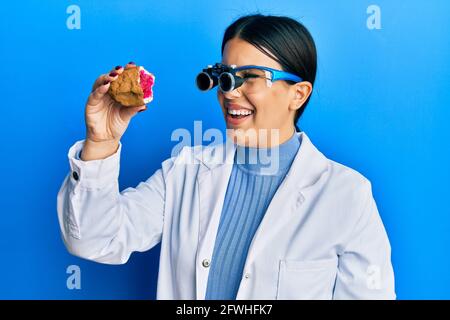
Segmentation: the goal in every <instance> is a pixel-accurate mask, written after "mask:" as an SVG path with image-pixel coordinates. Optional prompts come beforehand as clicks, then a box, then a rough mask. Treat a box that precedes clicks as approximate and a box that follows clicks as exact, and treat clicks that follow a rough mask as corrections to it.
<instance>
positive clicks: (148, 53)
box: [0, 0, 450, 299]
mask: <svg viewBox="0 0 450 320" xmlns="http://www.w3.org/2000/svg"><path fill="white" fill-rule="evenodd" d="M72 4H76V5H78V6H79V7H80V9H81V29H80V30H69V29H68V28H67V27H66V20H67V18H68V17H69V14H67V13H66V9H67V7H68V6H69V5H72ZM371 4H376V5H378V6H379V7H380V8H381V26H382V28H381V29H380V30H369V29H368V28H367V26H366V20H367V18H368V16H369V15H368V14H367V13H366V9H367V7H368V6H369V5H371ZM256 11H259V12H261V13H266V14H269V13H270V14H279V15H289V16H291V17H293V18H296V19H299V20H300V21H301V22H302V23H304V24H305V26H306V27H307V28H308V29H309V30H310V32H311V33H312V35H313V37H314V39H315V41H316V45H317V50H318V74H317V82H316V84H315V87H314V92H313V95H312V98H311V101H310V105H309V106H308V108H307V110H306V111H305V114H304V116H303V118H302V119H301V120H300V123H299V124H300V127H301V128H302V129H303V130H304V131H305V132H307V133H308V135H309V136H310V137H311V139H312V141H313V142H314V143H315V144H316V146H317V147H318V148H319V149H320V150H321V151H322V152H323V153H324V154H326V155H327V156H328V157H329V158H331V159H333V160H336V161H338V162H340V163H343V164H345V165H347V166H350V167H352V168H354V169H356V170H358V171H359V172H361V173H362V174H364V175H365V176H366V177H368V178H369V179H370V180H371V181H372V184H373V192H374V196H375V199H376V200H377V204H378V208H379V211H380V214H381V216H382V218H383V221H384V223H385V226H386V229H387V231H388V234H389V237H390V240H391V245H392V253H393V256H392V258H393V264H394V268H395V276H396V290H397V294H398V298H399V299H431V298H436V299H444V298H445V299H449V298H450V272H449V271H450V257H449V253H450V251H449V249H448V248H449V244H450V232H449V231H450V210H449V196H448V192H449V188H448V183H449V180H450V170H449V164H450V152H449V131H448V129H447V127H448V124H447V122H448V121H449V119H450V111H449V106H450V93H449V89H450V80H449V79H450V41H449V31H450V22H449V21H450V19H449V14H450V2H448V1H444V0H442V1H429V2H426V4H425V2H423V1H387V0H386V1H385V0H383V1H381V0H377V1H376V2H372V1H363V0H359V1H356V0H355V1H345V2H344V1H339V4H338V3H337V1H312V0H311V1H298V0H292V1H281V0H280V1H276V3H275V2H274V1H273V0H270V1H263V0H257V1H249V2H246V1H241V0H229V1H219V2H216V1H209V0H208V1H184V2H182V1H179V2H176V1H142V0H141V1H137V0H135V1H125V0H122V1H118V0H113V1H112V0H109V1H45V2H44V1H8V2H4V3H2V4H1V6H0V13H1V19H0V35H1V37H0V39H1V41H0V49H1V50H0V61H2V66H1V69H0V72H1V75H0V85H1V86H0V88H1V100H0V101H1V102H0V103H1V115H2V119H3V120H2V124H1V126H0V130H1V136H3V137H4V138H5V139H6V140H5V141H4V143H2V145H1V157H0V161H1V170H0V188H1V190H0V195H1V204H2V209H1V222H0V248H1V258H0V259H1V260H0V298H3V299H12V298H24V299H30V298H33V299H41V298H42V299H50V298H54V299H80V298H84V299H93V298H105V299H110V298H111V299H116V298H142V299H152V298H155V297H156V280H157V274H158V259H159V250H160V249H159V248H160V247H159V245H158V246H157V247H155V248H153V249H152V250H150V251H148V252H146V253H135V254H133V255H132V257H131V259H130V261H129V262H128V264H126V265H123V266H107V265H101V264H96V263H93V262H89V261H85V260H82V259H79V258H76V257H74V256H71V255H70V254H68V253H67V251H66V249H65V247H64V245H63V243H62V240H61V237H60V234H59V226H58V221H57V215H56V195H57V192H58V190H59V188H60V186H61V183H62V180H63V179H64V177H65V175H66V174H67V173H68V172H69V165H68V161H67V152H68V149H69V147H70V146H71V145H72V144H73V143H74V142H75V141H77V140H81V139H84V135H85V127H84V104H85V101H86V98H87V96H88V94H89V92H90V89H91V86H92V83H93V81H94V80H95V78H96V77H97V76H98V75H99V74H101V73H105V72H108V71H109V70H110V69H111V68H113V67H114V66H115V65H117V64H125V63H126V62H128V61H130V60H133V61H135V62H137V63H138V64H141V65H144V66H146V67H147V69H148V70H150V71H151V72H153V73H154V74H155V75H156V84H155V88H154V90H155V100H154V101H153V102H152V103H151V104H150V105H149V109H148V110H147V111H146V112H144V113H141V114H139V116H137V117H135V118H133V120H132V123H131V125H130V127H129V129H128V130H127V132H126V134H125V135H124V137H123V139H122V143H123V150H122V160H121V175H120V186H121V190H122V189H124V188H125V187H128V186H135V185H137V183H138V182H139V181H141V180H144V179H147V178H148V177H149V176H150V175H151V174H152V173H153V172H154V171H155V170H156V169H157V168H158V166H159V164H160V162H161V161H163V160H164V159H166V158H167V157H169V156H170V152H171V149H172V147H173V146H174V145H175V144H176V142H173V141H171V138H170V137H171V133H172V131H173V130H174V129H176V128H188V129H189V130H192V129H193V122H194V121H195V120H202V121H203V129H204V130H205V129H207V128H220V129H221V130H224V129H225V124H224V121H223V118H222V115H221V111H220V108H219V104H218V102H217V100H216V96H215V92H209V93H200V92H199V91H197V89H196V88H195V86H194V79H195V76H196V74H197V73H198V72H199V70H200V69H201V68H203V67H204V66H205V65H206V64H210V63H213V62H216V61H220V59H221V56H220V46H221V40H222V36H223V32H224V30H225V28H226V27H227V26H228V25H229V24H230V23H231V22H232V21H233V20H234V19H235V18H237V17H238V16H239V15H242V14H248V13H255V12H256ZM69 265H78V266H80V268H81V286H82V287H81V290H69V289H67V287H66V279H67V277H68V276H69V275H68V274H66V268H67V267H68V266H69Z"/></svg>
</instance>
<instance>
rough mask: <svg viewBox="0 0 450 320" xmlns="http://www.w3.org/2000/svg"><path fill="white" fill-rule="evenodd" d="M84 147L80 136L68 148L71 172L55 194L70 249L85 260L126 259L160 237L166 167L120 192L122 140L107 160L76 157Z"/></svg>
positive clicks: (63, 234)
mask: <svg viewBox="0 0 450 320" xmlns="http://www.w3.org/2000/svg"><path fill="white" fill-rule="evenodd" d="M83 145H84V140H80V141H77V142H76V143H75V144H74V145H73V146H72V147H71V148H70V150H69V153H68V158H69V164H70V172H69V174H68V175H67V176H66V177H65V179H64V181H63V183H62V185H61V188H60V190H59V192H58V196H57V211H58V220H59V224H60V229H61V233H62V238H63V241H64V244H65V245H66V247H67V249H68V251H69V252H70V253H72V254H73V255H76V256H79V257H81V258H84V259H88V260H93V261H97V262H101V263H107V264H123V263H126V262H127V261H128V258H129V256H130V255H131V253H132V252H133V251H146V250H148V249H150V248H152V247H153V246H155V245H156V244H158V243H159V242H160V241H161V234H162V226H163V219H164V215H163V213H164V197H165V184H164V179H163V174H162V169H158V170H157V171H156V172H155V173H154V174H153V175H152V176H151V177H150V178H149V179H148V180H147V181H143V182H140V183H139V184H138V185H137V187H136V188H131V187H130V188H127V189H125V190H123V191H122V192H119V183H118V177H119V166H120V152H121V149H122V144H121V143H119V148H118V150H117V152H116V153H114V154H113V155H111V156H109V157H108V158H105V159H101V160H90V161H82V160H81V159H79V158H78V157H77V155H78V152H79V151H80V150H81V149H82V148H83ZM166 161H168V160H166Z"/></svg>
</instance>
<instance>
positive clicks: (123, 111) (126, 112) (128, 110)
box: [119, 104, 147, 122]
mask: <svg viewBox="0 0 450 320" xmlns="http://www.w3.org/2000/svg"><path fill="white" fill-rule="evenodd" d="M144 110H147V106H146V105H145V104H144V105H142V106H138V107H122V108H120V111H119V113H120V118H122V120H123V121H124V122H129V121H130V119H131V118H132V117H133V116H135V115H136V114H137V113H138V112H141V111H144Z"/></svg>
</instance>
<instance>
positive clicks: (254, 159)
mask: <svg viewBox="0 0 450 320" xmlns="http://www.w3.org/2000/svg"><path fill="white" fill-rule="evenodd" d="M300 139H301V138H300V136H299V135H298V134H297V132H294V133H293V135H292V136H291V137H290V138H289V139H288V140H286V141H285V142H283V143H281V144H279V145H277V146H274V147H248V146H241V145H237V146H236V153H235V156H234V163H235V164H237V166H238V167H239V169H242V170H244V171H246V172H248V173H252V174H259V175H281V174H284V173H285V172H286V171H287V170H288V169H289V167H290V166H291V164H292V161H293V160H294V158H295V155H296V154H297V151H298V149H299V147H300V144H301V141H300Z"/></svg>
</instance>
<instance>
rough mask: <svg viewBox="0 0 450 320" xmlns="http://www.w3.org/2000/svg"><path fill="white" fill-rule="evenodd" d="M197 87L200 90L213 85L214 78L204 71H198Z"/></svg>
mask: <svg viewBox="0 0 450 320" xmlns="http://www.w3.org/2000/svg"><path fill="white" fill-rule="evenodd" d="M196 83H197V87H198V88H199V89H200V90H202V91H207V90H209V89H211V88H212V87H214V85H215V84H214V80H213V79H212V78H211V77H210V76H209V74H207V73H206V72H200V73H199V74H198V75H197V79H196Z"/></svg>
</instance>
